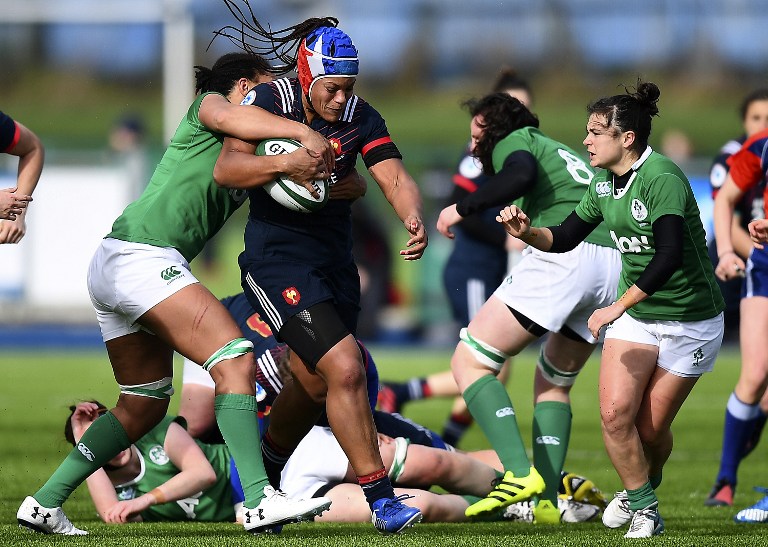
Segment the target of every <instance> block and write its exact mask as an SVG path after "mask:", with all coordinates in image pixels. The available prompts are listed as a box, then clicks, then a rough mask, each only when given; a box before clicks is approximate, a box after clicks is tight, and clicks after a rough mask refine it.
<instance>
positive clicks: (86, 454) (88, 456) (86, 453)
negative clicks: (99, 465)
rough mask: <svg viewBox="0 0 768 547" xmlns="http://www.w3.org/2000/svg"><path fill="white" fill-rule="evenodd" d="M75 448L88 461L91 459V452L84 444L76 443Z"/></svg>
mask: <svg viewBox="0 0 768 547" xmlns="http://www.w3.org/2000/svg"><path fill="white" fill-rule="evenodd" d="M77 449H78V450H79V451H80V453H81V454H82V455H83V456H84V457H85V459H86V460H88V461H89V462H92V461H93V452H91V449H90V448H88V447H87V446H85V445H84V444H83V443H77Z"/></svg>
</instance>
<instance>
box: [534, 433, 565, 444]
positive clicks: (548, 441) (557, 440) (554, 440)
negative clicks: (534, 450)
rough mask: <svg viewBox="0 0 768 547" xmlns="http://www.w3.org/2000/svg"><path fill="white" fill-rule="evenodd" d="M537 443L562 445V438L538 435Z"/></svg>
mask: <svg viewBox="0 0 768 547" xmlns="http://www.w3.org/2000/svg"><path fill="white" fill-rule="evenodd" d="M536 444H551V445H554V446H560V438H559V437H553V436H552V435H542V436H541V437H536Z"/></svg>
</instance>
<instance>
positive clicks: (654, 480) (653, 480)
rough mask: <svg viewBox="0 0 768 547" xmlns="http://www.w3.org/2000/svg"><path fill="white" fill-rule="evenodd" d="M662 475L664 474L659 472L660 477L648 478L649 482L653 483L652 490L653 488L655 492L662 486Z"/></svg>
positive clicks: (652, 476)
mask: <svg viewBox="0 0 768 547" xmlns="http://www.w3.org/2000/svg"><path fill="white" fill-rule="evenodd" d="M661 475H662V473H661V471H659V473H658V475H651V476H650V477H648V478H649V480H650V481H651V488H653V489H654V490H657V489H658V488H659V486H661V478H662V477H661Z"/></svg>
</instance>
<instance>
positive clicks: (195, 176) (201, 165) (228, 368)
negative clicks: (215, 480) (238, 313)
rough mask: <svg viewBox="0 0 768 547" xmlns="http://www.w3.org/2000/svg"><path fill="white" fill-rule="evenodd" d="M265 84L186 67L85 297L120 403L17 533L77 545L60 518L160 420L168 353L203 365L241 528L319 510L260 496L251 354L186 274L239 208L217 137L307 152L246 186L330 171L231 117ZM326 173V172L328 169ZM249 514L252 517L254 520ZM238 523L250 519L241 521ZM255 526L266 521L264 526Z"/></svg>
mask: <svg viewBox="0 0 768 547" xmlns="http://www.w3.org/2000/svg"><path fill="white" fill-rule="evenodd" d="M271 79H272V74H271V72H270V65H269V64H268V63H267V62H266V61H265V60H264V59H263V58H261V57H259V56H258V55H253V54H242V53H232V54H228V55H225V56H224V57H222V58H221V59H219V60H218V61H217V62H216V63H215V64H214V65H213V67H212V68H211V69H208V68H205V67H197V72H196V80H197V81H196V91H197V92H198V93H199V96H198V97H197V99H196V100H195V101H194V102H193V103H192V106H191V107H190V108H189V110H188V112H187V115H186V116H185V117H184V119H182V121H181V123H180V124H179V127H178V129H177V130H176V133H175V135H174V136H173V139H172V140H171V143H170V145H169V147H168V149H167V150H166V152H165V154H164V155H163V158H162V159H161V161H160V164H159V165H158V167H157V169H156V170H155V173H154V175H153V176H152V179H151V180H150V182H149V185H148V186H147V188H146V190H145V191H144V193H143V194H142V195H141V197H139V199H138V200H136V201H135V202H133V203H132V204H130V205H128V207H127V208H126V209H125V211H124V212H123V214H122V215H121V216H120V217H119V218H118V219H117V220H116V221H115V223H114V225H113V227H112V232H111V233H110V234H109V235H108V236H107V237H106V238H105V239H103V240H102V243H101V245H100V247H99V248H98V249H97V251H96V254H95V255H94V257H93V260H92V261H91V265H90V269H89V272H88V290H89V293H90V295H91V300H92V302H93V305H94V308H95V309H96V314H97V317H98V319H99V325H100V327H101V332H102V337H103V339H104V342H105V344H106V347H107V353H108V354H109V359H110V362H111V364H112V369H113V371H114V375H115V379H116V380H117V382H118V384H119V387H120V396H119V399H118V401H117V405H116V407H115V408H113V409H112V410H110V411H109V412H107V413H105V414H104V415H102V416H101V417H99V418H98V419H97V420H96V421H95V422H94V424H93V425H92V426H91V427H90V428H89V429H88V431H87V432H86V433H85V434H84V435H83V437H82V439H80V441H79V442H78V444H77V446H76V447H75V448H74V449H73V450H72V452H70V454H69V455H68V456H67V458H66V459H65V460H64V462H63V463H62V464H61V465H60V466H59V468H58V469H57V470H56V471H55V472H54V474H53V475H52V476H51V478H49V479H48V481H47V482H46V483H45V485H43V487H42V488H41V489H40V490H38V491H37V492H36V493H35V494H34V495H33V496H27V498H26V499H25V500H24V502H23V503H22V504H21V507H20V508H19V510H18V512H17V520H18V522H19V524H20V525H21V526H24V527H26V528H29V529H31V530H34V531H36V532H41V533H47V534H64V535H84V534H85V533H86V532H85V531H83V530H80V529H78V528H75V527H74V526H73V525H72V523H71V522H70V521H69V519H68V518H67V516H66V515H65V514H64V512H63V511H62V509H61V505H62V504H63V503H64V501H65V500H66V499H67V498H68V497H69V495H70V494H71V493H72V491H73V490H74V489H75V488H76V487H77V486H78V485H79V484H80V483H82V482H83V481H84V480H85V479H86V478H87V477H88V476H89V475H90V474H91V473H92V472H93V471H95V470H96V469H98V468H99V467H101V466H102V465H104V463H106V462H108V461H109V460H110V459H112V458H113V457H114V456H115V455H116V454H117V453H119V452H121V451H122V450H124V449H126V448H127V447H128V446H130V444H131V443H133V442H135V441H136V440H137V439H139V438H141V437H142V436H143V435H145V434H146V433H147V432H148V431H150V430H151V429H152V428H153V427H155V425H156V424H158V423H159V422H160V420H162V419H163V417H164V416H165V414H166V411H167V409H168V403H169V400H170V396H171V394H172V393H173V388H172V375H173V353H174V350H175V351H178V352H179V353H181V354H182V355H184V356H186V357H188V358H189V359H191V360H192V361H194V362H196V363H198V364H199V365H202V366H203V367H205V368H206V370H208V371H210V372H211V375H212V376H213V378H214V381H215V382H216V411H215V412H216V420H217V422H218V424H219V428H220V430H221V432H222V434H223V436H224V439H225V440H226V442H227V445H228V446H229V449H230V450H231V452H232V455H233V457H234V458H235V459H236V460H237V462H238V469H239V470H240V477H241V479H242V483H243V489H244V492H245V515H246V519H245V522H244V524H245V528H246V530H247V531H251V532H258V531H266V530H269V529H271V528H272V527H275V526H279V525H281V524H282V523H284V522H290V521H292V520H295V519H296V518H302V517H303V516H304V515H305V514H316V513H317V512H318V511H320V510H322V509H323V508H327V506H328V503H329V502H328V500H319V501H318V500H308V501H306V502H305V501H303V500H292V501H293V504H292V505H290V506H286V504H284V503H282V501H283V497H282V496H279V495H268V494H274V492H273V491H271V489H268V488H267V487H268V486H269V481H268V479H267V476H266V472H265V470H264V464H263V461H262V460H261V457H260V454H259V451H258V449H257V447H258V446H259V433H258V422H257V416H256V398H255V396H254V380H253V359H252V356H251V355H249V352H250V351H251V349H252V347H253V346H252V344H251V342H249V341H248V340H246V339H245V338H243V335H242V333H241V332H240V329H239V328H238V327H237V324H236V323H235V322H234V320H233V319H232V317H231V315H230V314H229V312H228V311H227V309H226V308H225V307H224V306H223V305H222V304H221V303H220V302H219V300H218V299H217V298H216V297H215V296H214V295H213V294H211V292H210V291H208V289H206V288H205V287H204V286H203V285H202V284H201V283H200V282H198V280H197V279H196V278H195V276H194V275H193V274H192V272H191V270H190V266H189V262H191V261H192V259H193V258H194V257H195V256H196V255H197V254H198V253H199V252H200V250H201V249H202V248H203V245H204V244H205V243H206V242H207V241H208V240H209V239H210V238H211V237H213V235H214V234H215V233H216V232H217V231H218V230H219V229H220V228H221V226H222V225H223V224H224V222H225V221H226V220H227V219H228V218H229V217H230V216H231V215H232V213H233V212H234V211H235V210H236V209H237V207H238V206H239V205H240V204H241V203H242V202H243V201H244V199H245V194H244V192H238V191H231V190H227V189H225V188H221V187H219V186H218V185H217V184H216V183H215V182H214V178H213V168H214V165H215V163H216V158H217V157H218V155H219V152H220V151H221V148H222V142H223V140H224V137H225V136H226V135H236V136H238V137H240V138H243V139H249V140H259V139H264V138H269V137H278V136H279V137H289V138H294V139H296V140H299V141H301V142H302V143H303V144H304V145H305V147H306V148H302V149H299V150H297V152H298V153H293V154H290V158H288V161H287V162H286V161H285V160H286V158H285V157H280V158H277V159H275V158H276V157H274V158H272V159H270V158H268V157H264V158H260V160H264V161H263V163H260V164H259V169H258V172H257V173H254V177H257V176H258V177H263V179H264V181H265V182H266V181H267V180H271V179H273V178H274V177H275V176H276V173H277V172H278V171H279V172H284V173H287V172H288V171H291V173H290V174H289V176H291V177H292V178H294V180H300V181H301V182H303V183H305V184H306V185H307V186H309V185H310V184H311V182H312V181H313V180H314V179H320V178H323V176H321V175H320V173H321V172H322V171H326V170H328V169H330V168H332V165H333V164H334V161H335V160H334V159H333V157H334V156H333V149H332V147H331V145H330V143H329V142H328V141H327V140H326V139H325V138H323V137H322V136H321V135H319V134H318V133H316V132H314V131H311V130H310V129H309V128H308V127H307V126H306V125H304V124H300V123H296V122H293V121H290V120H286V119H284V118H281V117H277V116H273V115H271V114H269V113H267V112H265V111H263V110H261V109H257V108H252V107H248V106H240V105H239V103H240V102H241V101H242V99H243V98H244V97H245V95H246V94H247V93H248V91H249V90H250V89H251V88H252V87H253V86H255V85H257V84H258V83H260V82H263V81H268V80H271ZM329 166H331V167H329ZM257 507H258V511H256V508H257ZM249 512H250V513H251V514H253V515H254V518H252V519H248V515H249ZM256 515H259V516H261V515H265V518H264V519H260V518H256Z"/></svg>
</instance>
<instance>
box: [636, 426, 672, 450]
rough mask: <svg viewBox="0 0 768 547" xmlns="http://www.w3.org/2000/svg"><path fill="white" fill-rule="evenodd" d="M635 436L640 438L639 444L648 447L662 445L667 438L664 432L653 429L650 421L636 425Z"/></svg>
mask: <svg viewBox="0 0 768 547" xmlns="http://www.w3.org/2000/svg"><path fill="white" fill-rule="evenodd" d="M637 435H638V436H639V437H640V442H641V443H643V445H644V446H648V447H654V446H657V445H659V444H663V443H664V442H665V441H666V440H667V438H668V437H667V432H666V431H662V430H660V429H658V428H657V427H654V425H653V423H651V422H650V421H648V422H647V423H645V422H641V423H638V424H637Z"/></svg>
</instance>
